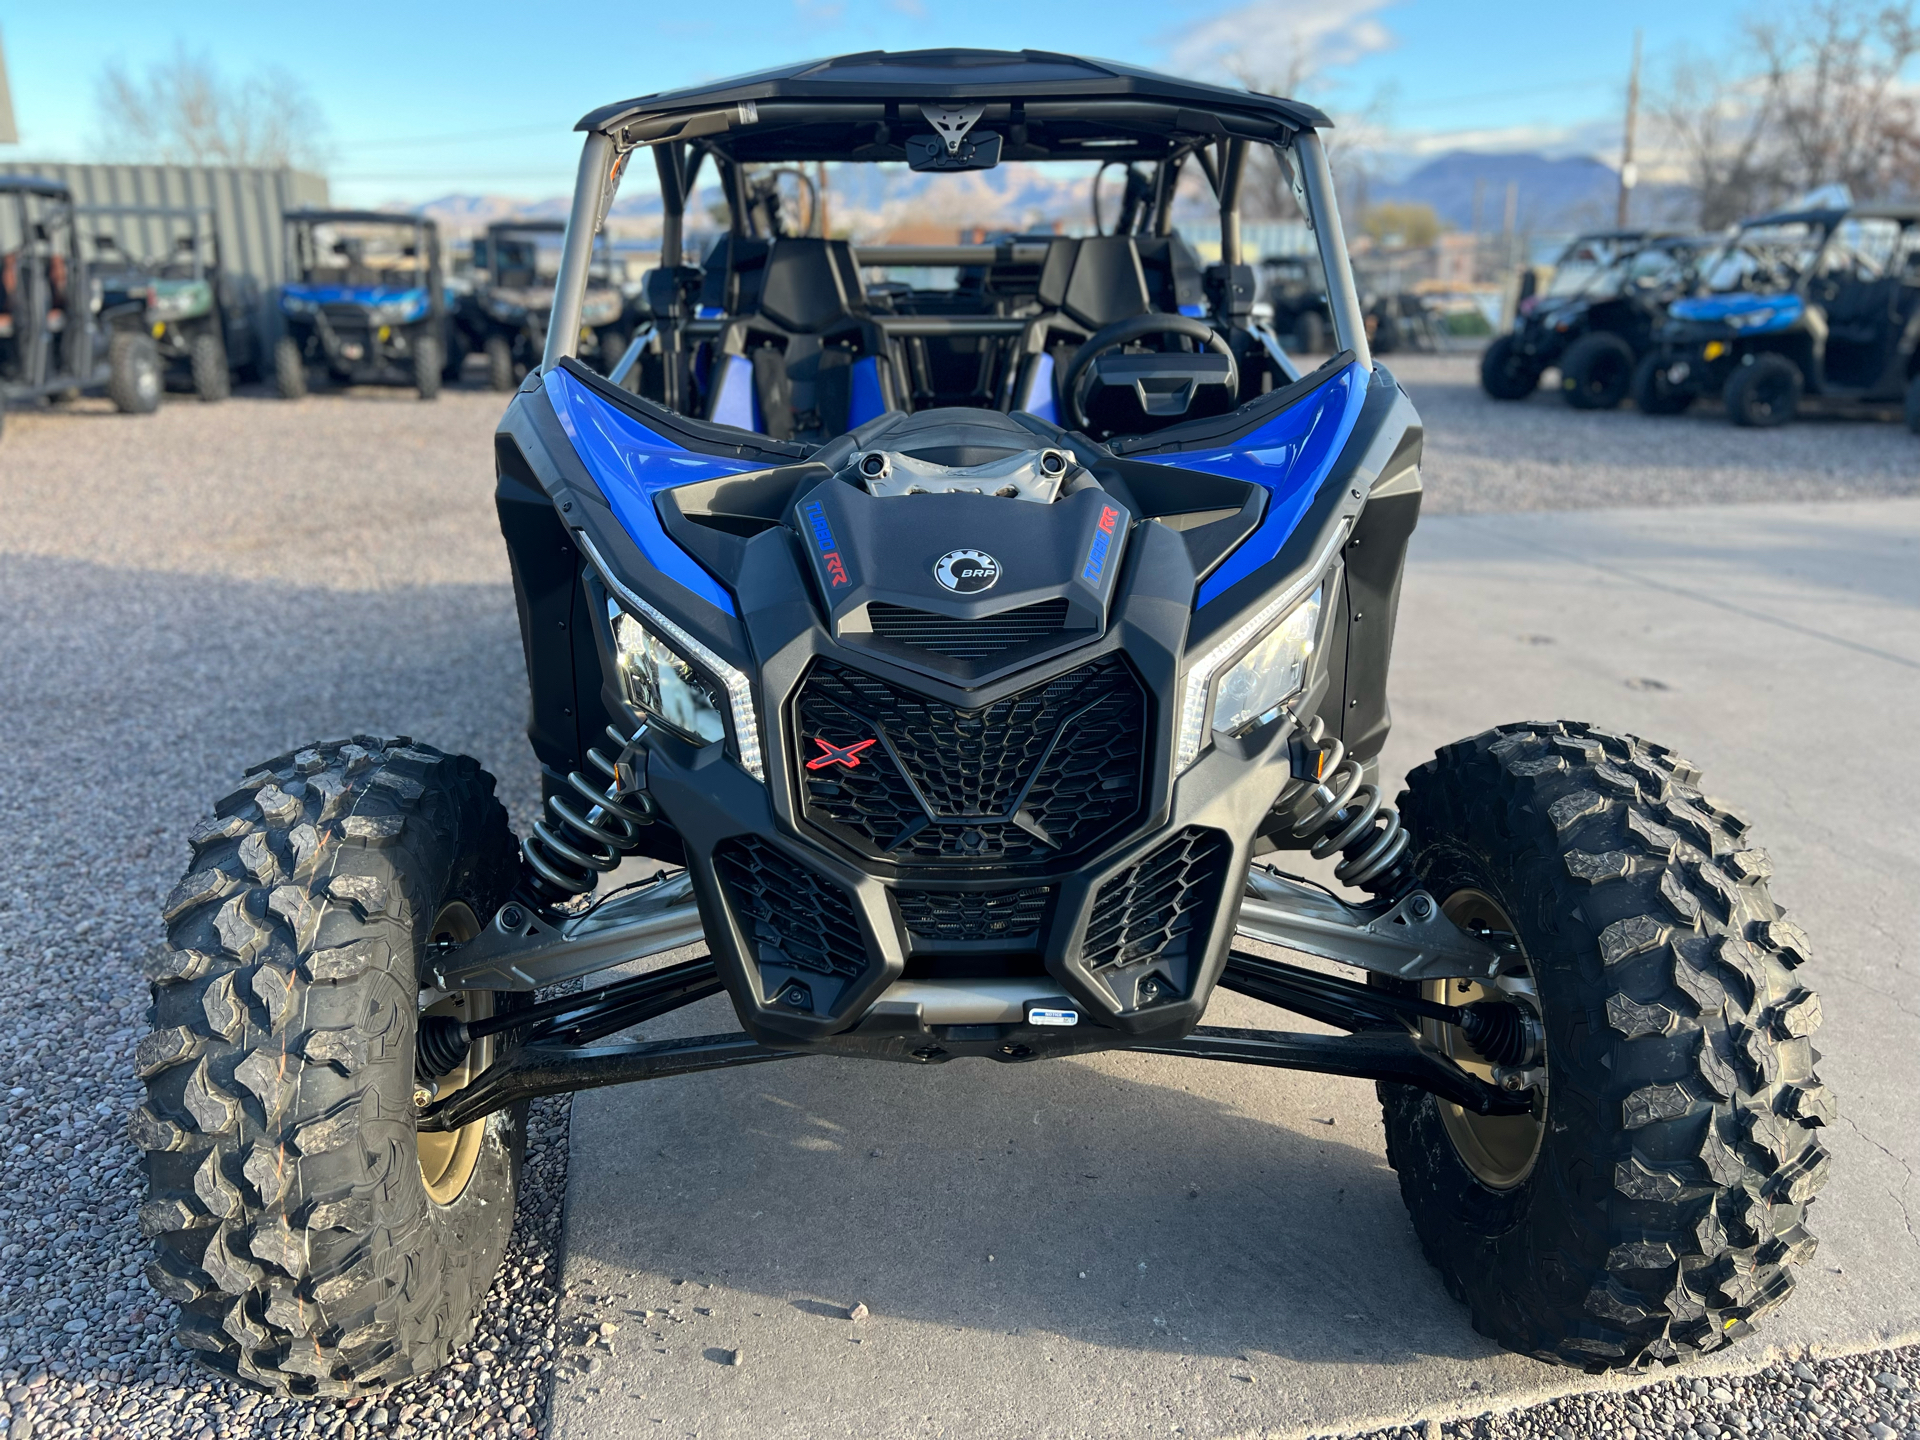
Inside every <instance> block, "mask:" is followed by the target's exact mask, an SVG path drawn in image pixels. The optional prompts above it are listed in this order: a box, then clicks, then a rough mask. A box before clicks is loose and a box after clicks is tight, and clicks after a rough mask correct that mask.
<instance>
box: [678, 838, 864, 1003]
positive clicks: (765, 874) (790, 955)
mask: <svg viewBox="0 0 1920 1440" xmlns="http://www.w3.org/2000/svg"><path fill="white" fill-rule="evenodd" d="M713 862H714V866H715V868H716V869H717V870H718V871H719V872H720V879H721V880H722V882H723V883H724V884H725V885H726V887H727V896H728V899H729V900H730V902H731V903H732V906H733V914H734V918H735V920H737V921H738V922H739V925H740V929H741V931H742V932H743V933H744V934H745V935H746V937H747V944H748V947H749V948H750V949H751V951H752V954H753V959H754V960H755V962H756V963H758V964H760V965H785V966H790V967H792V968H793V969H796V970H811V971H813V972H814V973H815V974H817V975H839V976H843V977H846V978H849V979H851V978H852V977H854V976H857V975H859V974H860V973H861V972H862V971H863V970H865V969H866V968H867V942H866V939H865V937H863V936H862V935H861V933H860V922H859V920H858V919H856V918H855V916H854V910H853V902H852V900H850V899H849V898H848V896H847V892H846V891H844V890H842V889H841V888H840V887H839V886H838V885H836V884H834V882H833V881H831V880H828V879H826V878H824V877H823V876H820V875H816V874H814V872H813V871H811V870H809V869H807V868H806V867H805V866H804V865H797V864H795V863H794V862H793V861H791V860H789V859H788V858H787V857H786V856H785V855H783V854H781V853H780V852H779V851H778V850H775V849H774V848H773V847H772V846H771V845H768V844H767V843H765V842H764V841H762V840H757V839H754V838H753V837H752V836H742V837H740V838H738V839H734V840H723V841H722V842H721V843H720V844H719V845H718V846H717V847H716V848H715V850H714V852H713Z"/></svg>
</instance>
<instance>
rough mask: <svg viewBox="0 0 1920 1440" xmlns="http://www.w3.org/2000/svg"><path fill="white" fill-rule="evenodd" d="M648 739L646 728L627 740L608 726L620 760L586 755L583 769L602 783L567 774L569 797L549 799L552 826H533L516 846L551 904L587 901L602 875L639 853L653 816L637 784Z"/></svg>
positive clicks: (540, 823)
mask: <svg viewBox="0 0 1920 1440" xmlns="http://www.w3.org/2000/svg"><path fill="white" fill-rule="evenodd" d="M646 734H647V727H646V726H645V725H642V726H641V727H640V728H639V729H638V730H636V731H634V732H633V734H632V736H630V737H629V736H626V735H622V734H621V733H620V732H619V731H618V730H616V729H614V728H613V727H612V726H611V725H609V726H608V727H607V738H608V739H609V740H611V741H612V742H613V744H614V746H615V747H616V748H615V750H614V754H615V755H616V756H617V757H618V758H617V759H613V760H609V759H608V758H607V757H606V755H605V754H603V753H602V752H601V751H599V750H589V751H587V764H588V765H589V766H591V767H592V768H593V769H595V770H598V771H599V772H600V773H601V774H602V775H604V776H605V777H606V780H605V782H604V783H596V782H595V781H593V780H589V779H588V778H587V777H586V776H585V775H582V774H581V773H580V772H579V771H578V770H575V771H573V772H572V773H570V774H569V775H568V776H567V787H568V790H570V791H571V792H572V793H571V794H567V793H561V794H555V795H549V796H548V797H547V810H548V811H549V812H550V819H551V823H549V821H548V820H544V819H543V820H538V821H535V822H534V826H533V833H532V834H530V835H528V836H527V838H526V839H525V840H523V841H521V842H520V851H521V853H522V854H523V855H525V856H526V858H527V864H528V866H529V867H531V869H532V870H533V873H534V883H535V884H536V885H537V886H538V887H539V888H540V890H541V891H543V892H544V893H545V894H546V895H548V896H549V897H550V898H551V899H553V900H556V901H559V900H567V899H570V898H572V897H573V896H575V895H585V894H586V893H588V892H589V891H590V890H592V889H593V887H594V886H595V885H597V884H598V883H599V882H600V877H601V876H602V875H605V874H606V873H608V872H609V871H611V870H613V869H614V868H615V867H617V866H618V865H619V864H620V862H621V861H622V860H624V859H625V858H626V857H627V856H629V855H635V854H638V853H639V851H640V828H641V826H643V825H651V824H652V823H653V816H654V805H653V801H652V799H651V798H649V797H648V795H647V793H646V791H645V790H644V789H642V788H641V787H642V784H643V783H644V782H643V781H642V780H641V778H640V777H641V774H642V773H643V772H642V770H641V769H640V767H641V766H642V765H644V763H645V757H646V749H645V744H644V742H645V739H646Z"/></svg>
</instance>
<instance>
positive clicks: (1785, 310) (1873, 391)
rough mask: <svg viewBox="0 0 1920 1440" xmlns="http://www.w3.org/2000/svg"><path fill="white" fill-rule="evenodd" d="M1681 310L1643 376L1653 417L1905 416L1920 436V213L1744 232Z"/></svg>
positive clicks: (1764, 222) (1765, 221) (1892, 209)
mask: <svg viewBox="0 0 1920 1440" xmlns="http://www.w3.org/2000/svg"><path fill="white" fill-rule="evenodd" d="M1701 275H1702V288H1701V291H1700V293H1699V294H1697V295H1694V296H1692V297H1690V298H1688V299H1685V300H1678V301H1675V302H1674V304H1673V305H1672V307H1671V308H1670V309H1669V311H1668V316H1667V323H1666V324H1665V325H1664V326H1663V327H1662V328H1661V330H1660V333H1659V336H1658V342H1657V344H1656V345H1655V348H1654V349H1653V351H1652V352H1651V353H1650V354H1648V355H1647V357H1646V358H1645V359H1644V360H1642V361H1641V362H1640V368H1639V370H1638V371H1637V372H1636V373H1635V376H1634V388H1633V398H1634V400H1635V401H1636V402H1637V403H1638V404H1639V406H1640V408H1641V409H1642V410H1644V411H1646V412H1647V413H1648V414H1650V415H1673V414H1677V413H1679V412H1680V411H1682V410H1684V409H1686V408H1687V407H1688V406H1689V405H1691V404H1692V403H1693V402H1694V401H1695V400H1696V399H1698V398H1699V397H1700V396H1702V395H1718V396H1720V397H1721V399H1722V400H1723V401H1724V403H1725V404H1726V407H1727V416H1728V418H1729V419H1731V420H1732V421H1733V423H1734V424H1736V425H1784V424H1786V423H1787V422H1788V421H1790V420H1792V419H1793V418H1794V416H1795V415H1796V414H1798V413H1799V411H1800V409H1801V407H1802V405H1803V404H1806V403H1807V402H1812V404H1813V405H1814V406H1817V407H1818V408H1819V409H1821V410H1823V411H1825V412H1827V413H1837V414H1847V413H1860V412H1862V411H1868V410H1882V411H1884V410H1889V409H1897V408H1899V407H1900V406H1901V405H1902V404H1903V403H1904V405H1905V409H1906V418H1907V423H1908V425H1910V426H1911V427H1912V428H1913V429H1914V431H1915V432H1916V433H1920V205H1860V206H1854V207H1852V208H1848V209H1821V210H1796V211H1788V212H1783V213H1781V214H1777V215H1767V216H1764V217H1762V218H1760V219H1757V220H1750V221H1747V222H1746V223H1745V224H1743V225H1742V226H1741V227H1740V228H1739V230H1738V231H1737V232H1735V234H1734V235H1733V236H1732V237H1731V238H1730V239H1729V240H1728V241H1727V242H1726V243H1725V245H1724V246H1723V247H1721V248H1720V249H1719V250H1718V251H1717V252H1716V253H1714V254H1713V255H1712V256H1711V257H1710V258H1709V259H1708V260H1707V261H1706V263H1705V265H1704V266H1703V268H1702V271H1701Z"/></svg>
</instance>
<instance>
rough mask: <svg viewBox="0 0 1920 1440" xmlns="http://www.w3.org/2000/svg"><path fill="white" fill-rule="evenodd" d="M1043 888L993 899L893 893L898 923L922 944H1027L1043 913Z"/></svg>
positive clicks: (930, 892)
mask: <svg viewBox="0 0 1920 1440" xmlns="http://www.w3.org/2000/svg"><path fill="white" fill-rule="evenodd" d="M1050 893H1052V892H1051V891H1050V890H1049V889H1048V888H1047V887H1046V886H1044V885H1037V886H1034V887H1032V888H1030V889H1026V890H1002V891H1000V892H999V893H998V894H994V895H953V894H947V893H943V892H939V891H933V890H897V891H895V892H894V899H895V900H896V901H898V902H899V905H900V919H901V920H902V921H903V922H904V923H905V925H906V927H907V929H908V931H910V932H911V933H912V934H914V935H917V936H918V937H919V938H920V939H922V940H969V941H984V940H1005V941H1009V942H1012V941H1017V940H1030V939H1032V938H1033V936H1034V935H1036V934H1037V933H1038V932H1039V929H1040V921H1041V919H1042V918H1043V917H1044V916H1045V915H1046V912H1047V896H1048V895H1049V894H1050Z"/></svg>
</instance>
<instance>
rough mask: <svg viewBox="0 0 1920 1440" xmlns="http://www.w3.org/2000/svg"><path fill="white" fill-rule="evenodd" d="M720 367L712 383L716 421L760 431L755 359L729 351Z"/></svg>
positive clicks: (713, 417) (713, 418)
mask: <svg viewBox="0 0 1920 1440" xmlns="http://www.w3.org/2000/svg"><path fill="white" fill-rule="evenodd" d="M721 367H722V368H721V370H720V377H719V379H717V380H716V381H715V382H714V386H713V414H712V417H711V418H712V420H713V423H714V424H716V425H737V426H739V427H740V428H741V429H742V430H752V431H754V432H755V433H756V434H757V433H759V430H760V405H759V397H758V396H757V395H755V394H754V393H753V362H752V361H751V360H749V359H747V357H746V356H744V355H729V356H727V357H726V358H725V359H724V360H723V361H722V362H721Z"/></svg>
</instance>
